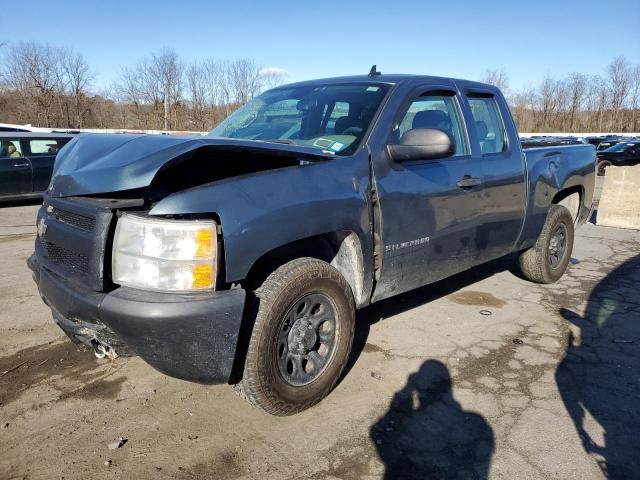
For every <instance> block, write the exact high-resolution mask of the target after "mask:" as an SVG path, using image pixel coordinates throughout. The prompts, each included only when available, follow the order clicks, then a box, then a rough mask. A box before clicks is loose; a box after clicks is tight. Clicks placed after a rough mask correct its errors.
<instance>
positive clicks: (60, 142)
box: [0, 132, 73, 202]
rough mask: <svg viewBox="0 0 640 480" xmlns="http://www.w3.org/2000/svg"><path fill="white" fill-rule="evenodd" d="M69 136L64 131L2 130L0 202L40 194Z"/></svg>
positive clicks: (0, 139)
mask: <svg viewBox="0 0 640 480" xmlns="http://www.w3.org/2000/svg"><path fill="white" fill-rule="evenodd" d="M72 138H73V135H69V134H65V133H34V132H11V133H10V132H1V133H0V202H2V201H7V200H11V201H13V200H22V199H29V198H37V197H40V196H42V193H43V192H44V191H45V190H46V189H47V186H48V185H49V181H50V180H51V172H52V170H53V162H54V160H55V158H56V155H57V153H58V151H59V150H60V149H61V148H62V147H64V146H65V145H66V144H67V143H68V142H69V141H70V140H71V139H72Z"/></svg>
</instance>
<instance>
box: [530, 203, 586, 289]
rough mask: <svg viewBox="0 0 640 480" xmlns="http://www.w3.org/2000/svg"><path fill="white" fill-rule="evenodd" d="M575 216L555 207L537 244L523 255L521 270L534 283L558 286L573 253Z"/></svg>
mask: <svg viewBox="0 0 640 480" xmlns="http://www.w3.org/2000/svg"><path fill="white" fill-rule="evenodd" d="M573 234H574V232H573V217H572V216H571V213H569V210H567V209H566V208H565V207H563V206H561V205H551V208H550V209H549V213H548V214H547V220H546V221H545V223H544V226H543V227H542V232H540V236H539V237H538V240H536V243H535V244H534V245H533V246H532V247H530V248H528V249H527V250H523V251H522V252H520V259H519V260H520V269H521V271H522V273H523V275H524V276H525V277H526V278H527V279H528V280H531V281H532V282H536V283H554V282H556V281H558V280H559V279H560V277H562V275H563V274H564V271H565V270H566V269H567V265H569V260H571V252H572V251H573Z"/></svg>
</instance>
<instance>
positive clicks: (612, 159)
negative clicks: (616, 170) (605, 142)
mask: <svg viewBox="0 0 640 480" xmlns="http://www.w3.org/2000/svg"><path fill="white" fill-rule="evenodd" d="M638 163H640V140H638V139H633V140H628V141H622V142H619V143H616V144H615V145H614V146H612V147H609V148H607V149H606V150H602V151H599V152H598V175H604V173H605V170H606V169H607V167H609V166H614V167H625V166H631V165H637V164H638Z"/></svg>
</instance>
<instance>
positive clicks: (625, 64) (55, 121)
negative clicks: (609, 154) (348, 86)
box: [0, 42, 640, 132]
mask: <svg viewBox="0 0 640 480" xmlns="http://www.w3.org/2000/svg"><path fill="white" fill-rule="evenodd" d="M286 79H287V73H286V72H285V71H282V70H280V69H276V68H262V67H261V66H260V65H259V64H258V63H257V62H256V61H255V60H253V59H250V58H240V59H232V60H221V59H211V58H208V59H200V60H197V61H194V62H185V61H184V60H183V59H182V58H180V56H179V55H178V54H177V53H176V52H175V51H174V50H172V49H170V48H165V49H164V50H161V51H160V52H157V53H153V54H151V55H148V56H146V57H143V58H141V59H140V60H139V61H137V62H136V63H135V64H133V65H124V66H122V67H121V69H120V71H119V72H118V74H117V78H116V80H115V81H114V82H113V84H112V85H109V86H108V87H106V88H105V87H102V88H101V89H97V88H96V84H97V82H96V73H95V71H94V70H93V69H92V68H91V66H90V65H89V63H88V62H87V61H86V59H85V58H84V57H83V55H82V54H80V53H78V52H76V51H74V50H73V49H71V48H63V47H56V46H52V45H49V44H43V43H36V42H21V43H16V44H12V43H4V44H3V43H2V42H0V122H4V123H17V124H33V125H36V126H42V127H57V128H71V129H75V128H117V129H143V130H192V131H207V130H210V129H211V128H213V127H214V126H215V125H217V124H218V123H219V122H220V121H221V120H222V119H223V118H224V117H226V116H227V115H228V114H229V113H231V112H232V111H233V110H235V109H236V108H238V106H240V105H242V104H244V103H245V102H247V101H248V100H249V99H250V98H252V97H253V96H255V95H257V94H258V93H260V92H262V91H264V90H266V89H269V88H272V87H275V86H278V85H281V84H283V83H285V81H286ZM482 80H483V81H485V82H486V83H491V84H494V85H497V86H498V87H500V88H501V89H502V91H503V92H505V94H506V96H507V100H508V101H509V103H510V105H511V108H512V110H513V113H514V116H515V119H516V123H517V124H518V128H519V130H520V131H523V132H551V131H553V132H559V131H562V132H588V131H598V132H604V131H615V132H638V131H639V130H640V111H639V105H638V103H639V101H640V98H639V97H640V65H633V64H631V63H630V62H629V61H628V60H627V59H625V58H623V57H616V58H614V59H613V61H612V62H611V63H610V64H609V65H608V66H607V67H606V68H605V69H604V71H603V74H602V75H586V74H582V73H570V74H569V75H567V76H566V77H564V78H555V77H553V76H546V77H544V78H543V79H542V80H541V81H540V82H539V84H538V85H537V86H529V87H526V88H524V89H520V90H516V91H514V90H512V89H510V88H509V79H508V75H507V73H506V72H505V71H504V70H487V71H486V72H485V74H484V77H483V78H482Z"/></svg>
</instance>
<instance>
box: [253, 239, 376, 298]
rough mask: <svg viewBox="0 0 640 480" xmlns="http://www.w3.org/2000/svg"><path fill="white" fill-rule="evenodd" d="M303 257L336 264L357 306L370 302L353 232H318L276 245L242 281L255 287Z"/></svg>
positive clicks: (359, 252)
mask: <svg viewBox="0 0 640 480" xmlns="http://www.w3.org/2000/svg"><path fill="white" fill-rule="evenodd" d="M302 257H312V258H317V259H318V260H322V261H325V262H327V263H329V264H330V265H332V266H333V267H335V268H336V270H338V271H339V272H340V274H341V275H342V276H343V277H344V278H345V280H346V281H347V283H349V285H350V286H351V291H352V293H353V298H354V301H355V303H356V306H362V305H364V304H365V303H366V297H365V292H364V261H363V257H362V247H361V245H360V239H359V238H358V236H357V235H356V234H355V233H354V232H351V231H339V232H330V233H325V234H322V235H314V236H312V237H307V238H303V239H301V240H296V241H294V242H291V243H287V244H285V245H282V246H280V247H278V248H275V249H273V250H271V251H269V252H267V253H265V254H264V255H262V256H261V257H260V258H259V259H258V260H256V262H255V263H254V264H253V265H252V266H251V269H250V270H249V273H248V274H247V278H246V279H245V280H244V281H243V282H242V283H243V284H244V286H245V288H247V289H249V290H254V289H255V288H258V287H259V286H260V285H261V284H262V282H263V281H264V280H265V279H266V278H267V277H268V276H269V274H271V272H273V271H274V270H275V269H277V268H278V267H280V266H281V265H284V264H285V263H287V262H289V261H291V260H295V259H296V258H302Z"/></svg>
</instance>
